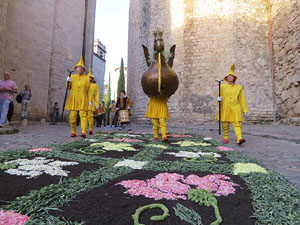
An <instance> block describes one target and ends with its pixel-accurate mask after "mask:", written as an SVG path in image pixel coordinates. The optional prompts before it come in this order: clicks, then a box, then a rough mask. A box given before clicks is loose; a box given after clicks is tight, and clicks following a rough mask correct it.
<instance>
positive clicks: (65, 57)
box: [0, 0, 96, 119]
mask: <svg viewBox="0 0 300 225" xmlns="http://www.w3.org/2000/svg"><path fill="white" fill-rule="evenodd" d="M95 5H96V0H72V1H61V0H43V1H39V0H22V1H19V0H1V1H0V12H1V13H0V48H1V52H0V70H1V71H4V70H10V71H11V70H13V71H15V72H12V71H11V74H12V76H11V79H12V80H14V81H16V83H17V85H18V87H19V89H22V88H24V85H25V84H29V85H30V86H31V89H32V93H33V97H32V99H31V103H30V106H29V112H28V115H29V118H30V119H39V118H41V117H48V116H49V114H50V112H51V109H52V107H53V105H54V102H58V104H59V107H60V108H62V104H63V100H64V94H65V83H66V77H67V75H68V72H67V69H70V70H74V69H73V66H74V65H75V64H76V63H77V62H78V60H79V59H80V56H81V55H83V56H84V58H85V64H86V68H89V67H91V65H92V55H93V39H94V18H95ZM1 73H2V72H1ZM1 79H2V77H1ZM19 112H20V105H19V104H17V103H15V113H14V115H15V116H16V117H17V118H18V117H19V115H20V113H19Z"/></svg>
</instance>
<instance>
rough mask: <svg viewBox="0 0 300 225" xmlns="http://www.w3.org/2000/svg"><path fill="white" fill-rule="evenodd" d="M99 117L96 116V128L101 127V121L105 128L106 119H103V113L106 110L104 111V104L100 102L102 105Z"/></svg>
mask: <svg viewBox="0 0 300 225" xmlns="http://www.w3.org/2000/svg"><path fill="white" fill-rule="evenodd" d="M100 113H101V114H100V115H99V116H98V119H97V127H101V125H102V121H103V126H104V127H106V119H105V115H106V114H105V113H106V109H105V102H104V101H102V104H101V106H100Z"/></svg>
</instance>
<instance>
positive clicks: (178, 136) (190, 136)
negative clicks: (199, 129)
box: [167, 134, 193, 138]
mask: <svg viewBox="0 0 300 225" xmlns="http://www.w3.org/2000/svg"><path fill="white" fill-rule="evenodd" d="M167 137H172V138H192V137H193V136H192V135H190V134H168V135H167Z"/></svg>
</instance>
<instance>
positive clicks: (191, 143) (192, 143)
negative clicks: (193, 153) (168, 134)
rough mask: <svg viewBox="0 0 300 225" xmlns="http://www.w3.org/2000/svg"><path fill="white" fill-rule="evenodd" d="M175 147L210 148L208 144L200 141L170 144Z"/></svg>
mask: <svg viewBox="0 0 300 225" xmlns="http://www.w3.org/2000/svg"><path fill="white" fill-rule="evenodd" d="M172 144H175V145H180V146H181V147H192V146H202V147H207V146H211V144H210V143H204V142H201V141H197V142H196V141H178V142H175V143H172Z"/></svg>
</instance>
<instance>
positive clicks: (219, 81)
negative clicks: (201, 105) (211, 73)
mask: <svg viewBox="0 0 300 225" xmlns="http://www.w3.org/2000/svg"><path fill="white" fill-rule="evenodd" d="M216 81H217V82H218V83H219V97H220V96H221V82H222V81H223V80H216ZM219 135H221V101H219Z"/></svg>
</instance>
